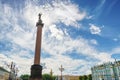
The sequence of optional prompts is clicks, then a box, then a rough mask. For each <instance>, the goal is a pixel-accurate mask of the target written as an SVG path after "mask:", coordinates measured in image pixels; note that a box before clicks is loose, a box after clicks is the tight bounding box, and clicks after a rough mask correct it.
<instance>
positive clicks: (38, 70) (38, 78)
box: [29, 64, 42, 80]
mask: <svg viewBox="0 0 120 80" xmlns="http://www.w3.org/2000/svg"><path fill="white" fill-rule="evenodd" d="M29 80H42V66H41V65H37V64H34V65H32V66H31V75H30V79H29Z"/></svg>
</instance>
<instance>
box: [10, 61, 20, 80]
mask: <svg viewBox="0 0 120 80" xmlns="http://www.w3.org/2000/svg"><path fill="white" fill-rule="evenodd" d="M8 68H9V69H10V73H9V80H16V76H17V72H18V68H17V67H16V65H15V63H13V62H11V64H10V65H8Z"/></svg>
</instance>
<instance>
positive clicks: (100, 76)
mask: <svg viewBox="0 0 120 80" xmlns="http://www.w3.org/2000/svg"><path fill="white" fill-rule="evenodd" d="M91 71H92V80H120V61H115V62H114V63H112V62H108V63H104V64H102V65H97V66H94V67H92V68H91Z"/></svg>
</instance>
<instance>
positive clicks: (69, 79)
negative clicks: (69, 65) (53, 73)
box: [56, 75, 79, 80]
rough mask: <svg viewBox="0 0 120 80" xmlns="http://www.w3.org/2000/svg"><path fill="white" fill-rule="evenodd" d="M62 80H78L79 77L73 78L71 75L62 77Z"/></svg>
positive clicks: (58, 79)
mask: <svg viewBox="0 0 120 80" xmlns="http://www.w3.org/2000/svg"><path fill="white" fill-rule="evenodd" d="M60 77H61V76H58V78H57V79H56V80H61V79H60ZM62 80H79V76H73V75H63V76H62Z"/></svg>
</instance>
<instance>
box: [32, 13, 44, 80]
mask: <svg viewBox="0 0 120 80" xmlns="http://www.w3.org/2000/svg"><path fill="white" fill-rule="evenodd" d="M43 25H44V24H43V23H42V20H41V14H39V20H38V22H37V23H36V27H37V35H36V47H35V56H34V64H33V65H32V66H31V75H30V80H42V66H41V65H40V54H41V40H42V27H43Z"/></svg>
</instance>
